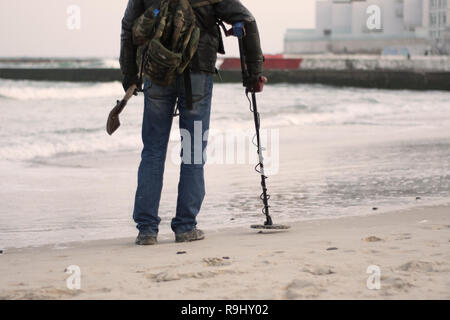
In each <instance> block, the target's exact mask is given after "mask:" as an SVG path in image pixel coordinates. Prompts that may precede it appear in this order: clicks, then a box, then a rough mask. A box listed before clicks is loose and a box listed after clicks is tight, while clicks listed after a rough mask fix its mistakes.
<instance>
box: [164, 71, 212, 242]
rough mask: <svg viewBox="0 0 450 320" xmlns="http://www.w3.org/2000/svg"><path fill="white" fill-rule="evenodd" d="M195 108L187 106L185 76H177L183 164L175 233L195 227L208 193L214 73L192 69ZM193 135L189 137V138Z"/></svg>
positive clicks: (173, 222) (174, 224) (173, 228)
mask: <svg viewBox="0 0 450 320" xmlns="http://www.w3.org/2000/svg"><path fill="white" fill-rule="evenodd" d="M191 79H192V96H193V102H194V103H193V110H188V109H187V108H186V99H185V94H184V81H183V77H180V78H179V79H178V90H179V103H178V105H179V109H180V130H181V136H182V139H183V141H182V146H183V151H182V160H183V162H182V164H181V172H180V183H179V186H178V202H177V212H176V217H175V218H174V219H173V220H172V230H173V231H174V232H175V234H177V235H179V234H184V233H187V232H190V231H192V230H194V229H195V227H196V225H197V220H196V217H197V215H198V213H199V212H200V209H201V206H202V203H203V199H204V197H205V179H204V165H205V160H206V159H205V158H204V156H203V155H204V151H205V150H206V147H207V143H208V142H207V138H208V137H207V134H206V135H205V133H207V131H209V122H210V116H211V99H212V89H213V78H212V75H211V74H205V73H192V74H191ZM189 139H190V141H189Z"/></svg>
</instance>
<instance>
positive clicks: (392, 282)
mask: <svg viewBox="0 0 450 320" xmlns="http://www.w3.org/2000/svg"><path fill="white" fill-rule="evenodd" d="M382 283H383V289H385V290H402V291H405V292H407V291H408V289H410V288H412V287H414V285H413V284H412V283H410V282H408V281H407V280H405V279H402V278H399V277H396V278H384V279H383V282H382Z"/></svg>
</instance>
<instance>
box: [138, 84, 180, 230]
mask: <svg viewBox="0 0 450 320" xmlns="http://www.w3.org/2000/svg"><path fill="white" fill-rule="evenodd" d="M144 94H145V110H144V120H143V124H142V140H143V143H144V150H143V151H142V161H141V165H140V167H139V173H138V188H137V192H136V199H135V207H134V214H133V218H134V221H135V222H136V224H137V228H138V229H139V231H140V233H141V234H144V235H153V236H156V235H157V234H158V232H159V223H160V222H161V219H160V218H159V216H158V209H159V203H160V200H161V191H162V187H163V176H164V164H165V160H166V155H167V146H168V143H169V137H170V130H171V127H172V120H173V112H174V109H175V103H176V99H177V90H176V85H175V84H173V85H171V86H168V87H161V86H158V85H156V84H153V83H151V82H150V81H146V82H145V86H144Z"/></svg>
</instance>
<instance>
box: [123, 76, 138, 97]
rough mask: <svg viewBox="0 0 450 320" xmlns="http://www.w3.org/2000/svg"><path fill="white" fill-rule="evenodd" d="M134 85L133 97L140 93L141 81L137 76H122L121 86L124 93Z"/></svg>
mask: <svg viewBox="0 0 450 320" xmlns="http://www.w3.org/2000/svg"><path fill="white" fill-rule="evenodd" d="M133 84H135V85H136V86H137V89H136V91H135V93H134V95H137V93H138V92H139V91H142V81H141V79H139V77H138V76H137V75H124V77H123V81H122V86H123V89H124V90H125V92H127V90H128V89H129V88H130V87H131V86H132V85H133Z"/></svg>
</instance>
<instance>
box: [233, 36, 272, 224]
mask: <svg viewBox="0 0 450 320" xmlns="http://www.w3.org/2000/svg"><path fill="white" fill-rule="evenodd" d="M239 53H240V56H241V69H242V77H243V79H245V78H247V77H248V76H249V74H248V70H247V67H246V63H245V54H244V43H243V41H242V39H241V38H239ZM252 104H253V110H252V111H253V118H254V120H255V129H256V141H257V147H258V157H259V164H258V167H259V172H260V173H261V187H262V190H263V193H262V195H261V200H262V201H263V203H264V210H263V212H264V214H265V215H266V219H267V220H266V222H265V225H266V226H271V225H273V222H272V218H271V216H270V212H269V208H270V206H269V195H268V194H267V185H266V180H267V176H266V175H265V171H264V157H263V153H262V151H263V150H262V147H261V135H260V128H261V120H260V116H259V112H258V104H257V102H256V93H255V92H252Z"/></svg>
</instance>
